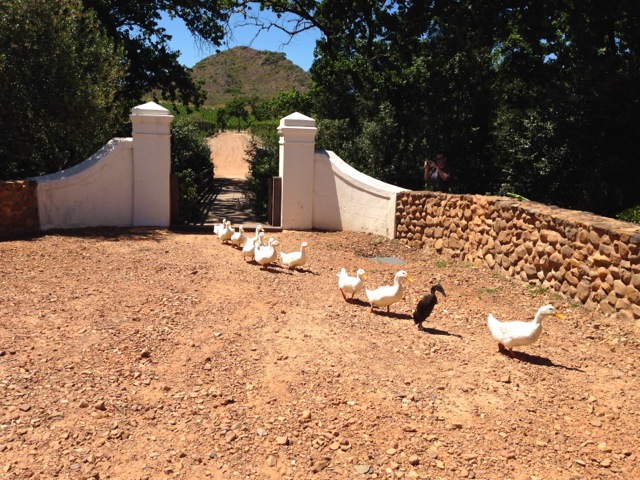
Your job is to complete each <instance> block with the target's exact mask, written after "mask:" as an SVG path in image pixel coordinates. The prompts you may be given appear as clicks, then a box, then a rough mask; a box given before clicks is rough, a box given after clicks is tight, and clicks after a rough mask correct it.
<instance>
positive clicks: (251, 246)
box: [242, 225, 264, 261]
mask: <svg viewBox="0 0 640 480" xmlns="http://www.w3.org/2000/svg"><path fill="white" fill-rule="evenodd" d="M261 234H262V235H264V227H263V226H262V225H257V226H256V234H255V236H253V237H249V238H247V241H246V242H245V243H244V247H242V256H243V257H244V259H245V260H247V258H248V259H249V261H250V260H253V254H254V250H255V247H256V244H257V243H258V241H260V239H261ZM260 243H262V242H261V241H260Z"/></svg>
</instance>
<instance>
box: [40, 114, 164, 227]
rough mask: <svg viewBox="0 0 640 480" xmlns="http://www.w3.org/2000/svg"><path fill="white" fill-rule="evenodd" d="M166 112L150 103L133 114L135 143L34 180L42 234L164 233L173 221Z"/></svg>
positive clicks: (112, 144) (118, 143) (110, 147)
mask: <svg viewBox="0 0 640 480" xmlns="http://www.w3.org/2000/svg"><path fill="white" fill-rule="evenodd" d="M172 121H173V116H172V115H169V110H167V109H166V108H164V107H162V106H160V105H158V104H156V103H154V102H149V103H145V104H144V105H139V106H137V107H134V108H133V109H132V112H131V124H132V127H133V132H132V134H133V138H115V139H112V140H111V141H109V143H107V144H106V145H105V146H104V147H102V148H101V149H100V150H99V151H98V152H97V153H95V154H93V155H92V156H91V157H89V158H88V159H87V160H85V161H84V162H82V163H79V164H78V165H75V166H73V167H71V168H69V169H67V170H63V171H61V172H57V173H54V174H51V175H43V176H40V177H33V178H31V179H30V180H34V181H35V182H37V184H38V186H37V197H38V213H39V217H40V230H50V229H52V228H84V227H129V226H134V227H136V226H155V227H168V226H169V224H170V220H171V212H170V210H171V195H170V175H171V135H170V127H171V122H172Z"/></svg>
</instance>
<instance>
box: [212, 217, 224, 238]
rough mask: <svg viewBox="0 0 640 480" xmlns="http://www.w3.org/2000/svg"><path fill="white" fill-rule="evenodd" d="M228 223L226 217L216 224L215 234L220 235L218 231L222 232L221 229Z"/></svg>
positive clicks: (214, 227)
mask: <svg viewBox="0 0 640 480" xmlns="http://www.w3.org/2000/svg"><path fill="white" fill-rule="evenodd" d="M226 223H227V219H226V218H223V219H222V223H216V224H215V225H214V226H213V234H214V235H215V236H218V233H220V230H221V229H222V228H224V226H225V224H226Z"/></svg>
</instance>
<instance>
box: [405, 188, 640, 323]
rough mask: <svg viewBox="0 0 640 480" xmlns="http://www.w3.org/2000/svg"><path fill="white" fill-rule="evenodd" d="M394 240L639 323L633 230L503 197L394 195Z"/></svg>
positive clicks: (638, 254) (637, 237) (638, 229)
mask: <svg viewBox="0 0 640 480" xmlns="http://www.w3.org/2000/svg"><path fill="white" fill-rule="evenodd" d="M396 221H397V222H396V225H397V227H396V237H397V238H398V239H399V240H400V241H401V242H403V243H406V244H408V245H410V246H412V247H415V248H423V247H425V246H428V247H431V248H434V249H435V250H436V251H437V252H439V253H442V254H445V255H449V256H450V257H453V258H459V259H461V260H462V261H464V262H468V263H472V264H474V265H476V266H486V267H488V268H490V269H492V270H501V271H503V272H505V273H506V274H508V275H510V276H512V277H516V278H519V279H521V280H523V281H525V282H530V283H532V284H536V285H541V286H542V287H544V288H548V289H553V290H555V291H557V292H559V293H561V294H562V295H564V296H565V297H566V298H569V299H573V300H576V301H579V302H580V303H582V304H583V305H585V306H586V307H587V308H589V309H591V310H593V309H597V308H598V309H601V310H602V311H603V312H604V313H607V314H612V313H617V315H618V316H619V318H624V319H634V318H635V319H637V318H640V226H637V225H634V224H631V223H627V222H621V221H617V220H614V219H610V218H605V217H599V216H597V215H593V214H591V213H588V212H580V211H574V210H565V209H561V208H557V207H553V206H548V205H542V204H540V203H535V202H520V201H518V200H513V199H510V198H505V197H489V196H482V195H449V194H443V193H435V192H406V193H399V194H398V196H397V205H396Z"/></svg>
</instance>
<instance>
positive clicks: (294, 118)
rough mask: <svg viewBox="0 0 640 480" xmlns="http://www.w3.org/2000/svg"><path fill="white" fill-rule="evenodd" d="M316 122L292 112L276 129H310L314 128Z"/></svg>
mask: <svg viewBox="0 0 640 480" xmlns="http://www.w3.org/2000/svg"><path fill="white" fill-rule="evenodd" d="M315 126H316V121H315V120H314V119H313V118H311V117H307V116H306V115H303V114H301V113H299V112H294V113H292V114H291V115H287V116H286V117H284V118H282V119H281V120H280V125H279V127H278V128H282V127H307V128H309V127H312V128H315Z"/></svg>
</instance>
